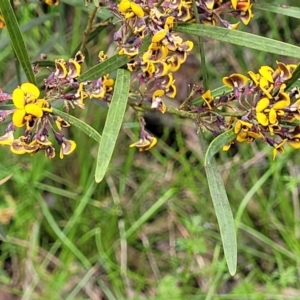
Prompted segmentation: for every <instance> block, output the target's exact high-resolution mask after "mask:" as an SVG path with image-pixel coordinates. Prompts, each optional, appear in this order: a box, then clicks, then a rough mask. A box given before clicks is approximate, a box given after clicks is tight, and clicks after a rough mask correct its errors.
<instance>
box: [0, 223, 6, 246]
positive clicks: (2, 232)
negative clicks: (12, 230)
mask: <svg viewBox="0 0 300 300" xmlns="http://www.w3.org/2000/svg"><path fill="white" fill-rule="evenodd" d="M0 240H1V241H3V242H5V241H6V233H5V230H4V228H3V226H2V224H1V223H0Z"/></svg>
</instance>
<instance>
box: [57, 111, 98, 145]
mask: <svg viewBox="0 0 300 300" xmlns="http://www.w3.org/2000/svg"><path fill="white" fill-rule="evenodd" d="M52 109H53V113H54V114H55V115H57V116H60V117H61V118H63V119H64V120H66V121H68V122H69V123H70V124H71V125H73V126H75V127H77V128H78V129H79V130H81V131H82V132H84V133H85V134H86V135H87V136H89V137H91V138H92V139H94V140H95V141H96V142H98V143H100V141H101V135H100V134H99V133H98V132H97V131H96V130H95V129H94V128H93V127H91V126H90V125H88V124H86V123H85V122H84V121H81V120H79V119H77V118H76V117H74V116H71V115H69V114H67V113H65V112H62V111H60V110H58V109H56V108H54V107H53V108H52Z"/></svg>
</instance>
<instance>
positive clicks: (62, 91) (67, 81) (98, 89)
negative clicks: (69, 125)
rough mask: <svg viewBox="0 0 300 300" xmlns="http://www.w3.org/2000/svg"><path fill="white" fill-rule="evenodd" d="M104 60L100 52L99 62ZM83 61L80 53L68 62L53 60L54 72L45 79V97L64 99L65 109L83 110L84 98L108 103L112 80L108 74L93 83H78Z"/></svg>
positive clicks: (111, 90)
mask: <svg viewBox="0 0 300 300" xmlns="http://www.w3.org/2000/svg"><path fill="white" fill-rule="evenodd" d="M105 59H107V57H106V56H105V55H104V54H103V52H102V51H101V52H100V53H99V60H100V61H103V60H105ZM83 61H84V56H83V55H82V53H81V52H80V51H79V52H77V54H76V55H75V57H74V58H70V59H69V60H68V61H65V60H64V59H57V60H55V70H54V71H53V72H51V74H50V75H49V76H48V78H47V79H45V89H46V94H47V96H48V97H51V99H53V100H54V99H64V100H65V106H66V108H67V109H68V107H69V105H71V106H72V107H74V105H76V106H79V107H80V108H84V107H85V105H84V99H86V98H97V99H102V100H103V101H108V102H109V99H110V98H111V96H112V92H113V85H114V80H113V79H110V78H109V74H106V75H104V76H102V77H100V78H97V79H96V80H93V81H84V82H79V81H78V77H79V76H80V75H81V64H82V62H83ZM67 91H68V92H67Z"/></svg>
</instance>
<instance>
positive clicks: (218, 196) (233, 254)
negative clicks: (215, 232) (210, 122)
mask: <svg viewBox="0 0 300 300" xmlns="http://www.w3.org/2000/svg"><path fill="white" fill-rule="evenodd" d="M198 136H199V142H200V146H201V149H202V152H203V153H204V152H205V151H206V150H207V143H206V141H205V140H204V137H203V135H202V133H201V132H200V133H199V134H198ZM204 168H205V172H206V176H207V181H208V187H209V191H210V195H211V199H212V202H213V205H214V209H215V213H216V216H217V220H218V224H219V228H220V234H221V240H222V244H223V249H224V255H225V259H226V262H227V266H228V270H229V273H230V274H231V275H232V276H233V275H234V274H235V273H236V266H237V242H236V231H235V225H234V219H233V215H232V211H231V208H230V203H229V201H228V197H227V194H226V190H225V186H224V182H223V179H222V176H221V173H220V171H219V169H218V166H217V164H216V162H215V160H214V158H213V157H212V158H211V159H210V164H209V165H206V166H204Z"/></svg>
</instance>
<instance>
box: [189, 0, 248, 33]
mask: <svg viewBox="0 0 300 300" xmlns="http://www.w3.org/2000/svg"><path fill="white" fill-rule="evenodd" d="M195 2H196V5H197V9H198V14H199V19H200V21H201V22H202V23H203V24H209V25H216V24H221V25H223V26H224V27H226V28H231V29H236V28H237V26H238V25H239V22H238V23H234V24H232V23H230V22H228V21H227V20H225V19H222V16H223V15H224V16H225V15H228V16H229V17H230V16H231V17H235V18H237V19H240V20H241V21H242V22H243V23H244V24H245V25H248V24H249V22H250V20H251V18H252V17H253V14H252V10H251V8H252V4H251V2H253V1H251V0H224V1H223V0H196V1H195Z"/></svg>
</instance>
